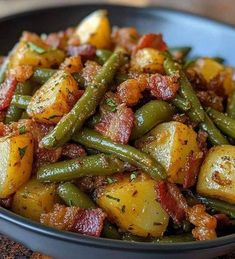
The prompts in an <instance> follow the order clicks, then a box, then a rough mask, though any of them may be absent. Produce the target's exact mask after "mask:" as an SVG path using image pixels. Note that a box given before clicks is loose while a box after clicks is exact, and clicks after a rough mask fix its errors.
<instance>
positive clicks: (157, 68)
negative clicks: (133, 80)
mask: <svg viewBox="0 0 235 259" xmlns="http://www.w3.org/2000/svg"><path fill="white" fill-rule="evenodd" d="M163 62H164V55H163V53H162V52H160V51H158V50H156V49H152V48H144V49H140V50H138V51H137V53H136V54H135V56H134V57H133V58H132V60H131V69H132V70H135V71H138V72H145V73H163V72H164V69H163Z"/></svg>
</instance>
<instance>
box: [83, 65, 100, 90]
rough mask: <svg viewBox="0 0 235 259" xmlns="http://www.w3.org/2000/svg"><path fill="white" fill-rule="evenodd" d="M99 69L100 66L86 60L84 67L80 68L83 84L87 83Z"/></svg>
mask: <svg viewBox="0 0 235 259" xmlns="http://www.w3.org/2000/svg"><path fill="white" fill-rule="evenodd" d="M100 69H101V66H100V65H99V64H98V63H96V62H95V61H92V60H87V61H86V63H85V67H84V68H83V70H82V77H83V78H84V80H85V85H89V84H90V83H91V82H92V80H93V79H94V77H95V76H96V74H97V73H98V72H99V70H100Z"/></svg>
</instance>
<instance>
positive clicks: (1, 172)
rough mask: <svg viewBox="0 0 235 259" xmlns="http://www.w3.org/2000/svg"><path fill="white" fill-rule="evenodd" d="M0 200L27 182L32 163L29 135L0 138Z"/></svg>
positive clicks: (31, 141)
mask: <svg viewBox="0 0 235 259" xmlns="http://www.w3.org/2000/svg"><path fill="white" fill-rule="evenodd" d="M0 154H1V156H0V179H1V180H0V198H6V197H8V196H9V195H10V194H13V193H14V192H15V191H17V190H18V188H19V187H20V186H21V185H22V184H24V183H25V182H27V180H28V179H29V177H30V175H31V169H32V162H33V140H32V135H31V134H30V133H26V134H22V135H18V136H7V137H3V138H0Z"/></svg>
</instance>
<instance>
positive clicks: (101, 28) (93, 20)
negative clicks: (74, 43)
mask: <svg viewBox="0 0 235 259" xmlns="http://www.w3.org/2000/svg"><path fill="white" fill-rule="evenodd" d="M75 34H76V35H77V36H78V37H79V39H80V42H81V44H85V43H89V44H91V45H94V46H96V47H97V48H109V47H110V43H111V42H110V35H111V28H110V24H109V19H108V17H107V11H106V10H98V11H95V12H93V13H91V14H90V15H88V16H87V17H85V18H84V19H83V20H82V21H81V23H80V24H79V25H78V27H77V29H76V32H75Z"/></svg>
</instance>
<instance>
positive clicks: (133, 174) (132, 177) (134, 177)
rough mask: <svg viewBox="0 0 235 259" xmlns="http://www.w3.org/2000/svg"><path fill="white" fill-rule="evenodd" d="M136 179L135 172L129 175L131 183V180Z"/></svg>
mask: <svg viewBox="0 0 235 259" xmlns="http://www.w3.org/2000/svg"><path fill="white" fill-rule="evenodd" d="M136 177H137V172H133V173H131V175H130V180H131V181H133V180H135V179H136Z"/></svg>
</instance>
